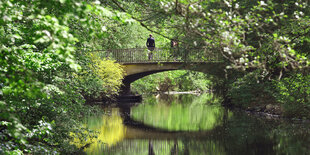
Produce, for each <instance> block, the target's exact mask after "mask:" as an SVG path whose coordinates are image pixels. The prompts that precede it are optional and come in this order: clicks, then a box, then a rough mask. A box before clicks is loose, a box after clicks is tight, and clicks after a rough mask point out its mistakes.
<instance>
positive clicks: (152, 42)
mask: <svg viewBox="0 0 310 155" xmlns="http://www.w3.org/2000/svg"><path fill="white" fill-rule="evenodd" d="M146 46H147V48H148V50H149V53H148V57H149V60H151V59H152V58H153V51H154V49H155V39H154V38H153V37H152V34H150V37H149V38H147V41H146Z"/></svg>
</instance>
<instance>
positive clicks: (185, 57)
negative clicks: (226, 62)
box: [93, 48, 223, 63]
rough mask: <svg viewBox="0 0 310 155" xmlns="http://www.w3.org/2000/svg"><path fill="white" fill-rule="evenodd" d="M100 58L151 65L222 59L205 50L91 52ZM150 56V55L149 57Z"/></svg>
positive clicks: (162, 49)
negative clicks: (154, 63) (155, 63)
mask: <svg viewBox="0 0 310 155" xmlns="http://www.w3.org/2000/svg"><path fill="white" fill-rule="evenodd" d="M93 52H96V53H97V54H98V55H99V56H100V57H102V58H109V59H114V60H116V61H117V62H119V63H152V62H219V61H222V60H223V58H222V56H221V54H220V53H219V52H212V51H210V50H208V49H206V48H195V49H194V48H192V49H186V50H185V49H181V48H155V49H154V50H153V51H149V50H148V49H147V48H130V49H110V50H93ZM150 54H151V55H152V56H151V57H150Z"/></svg>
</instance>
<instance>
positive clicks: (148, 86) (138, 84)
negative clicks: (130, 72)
mask: <svg viewBox="0 0 310 155" xmlns="http://www.w3.org/2000/svg"><path fill="white" fill-rule="evenodd" d="M210 89H212V83H211V81H210V77H208V76H207V75H205V74H203V73H200V72H190V71H185V70H177V71H167V72H162V73H157V74H152V75H149V76H147V77H144V78H142V79H139V80H137V81H135V82H134V83H132V90H133V91H135V92H138V93H145V92H155V91H161V92H164V91H193V90H198V91H206V90H210Z"/></svg>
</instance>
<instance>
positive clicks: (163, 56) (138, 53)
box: [94, 48, 225, 95]
mask: <svg viewBox="0 0 310 155" xmlns="http://www.w3.org/2000/svg"><path fill="white" fill-rule="evenodd" d="M94 52H96V53H97V54H98V55H99V56H100V57H102V58H108V59H114V60H116V62H118V63H120V64H122V65H123V68H124V71H125V73H126V76H125V78H124V80H123V84H124V87H123V88H122V94H123V95H126V94H127V95H128V94H130V84H131V83H132V82H134V81H136V80H138V79H140V78H142V77H144V76H147V75H150V74H154V73H158V72H163V71H169V70H194V71H199V72H203V73H206V74H211V75H215V76H218V77H220V78H222V77H224V71H223V70H224V68H225V65H224V62H223V60H224V59H223V57H222V55H221V53H220V52H215V51H210V50H208V49H207V48H195V49H194V48H191V49H185V48H184V49H183V48H156V49H155V50H154V51H152V59H150V60H149V58H148V55H149V53H150V51H148V50H147V49H146V48H133V49H115V50H94Z"/></svg>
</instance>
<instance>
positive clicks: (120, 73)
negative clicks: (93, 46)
mask: <svg viewBox="0 0 310 155" xmlns="http://www.w3.org/2000/svg"><path fill="white" fill-rule="evenodd" d="M90 58H91V64H90V66H89V68H90V69H91V70H92V72H94V73H95V74H96V75H97V76H98V77H99V78H100V80H101V81H102V87H103V89H104V92H103V93H104V94H106V95H109V96H110V95H117V94H118V90H119V88H120V87H121V85H122V80H123V77H124V70H123V68H122V67H121V65H120V64H118V63H115V61H114V60H105V59H102V58H100V57H98V54H96V53H90Z"/></svg>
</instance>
